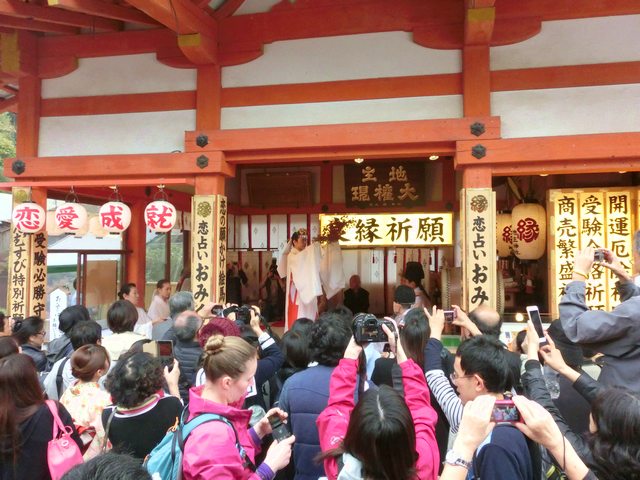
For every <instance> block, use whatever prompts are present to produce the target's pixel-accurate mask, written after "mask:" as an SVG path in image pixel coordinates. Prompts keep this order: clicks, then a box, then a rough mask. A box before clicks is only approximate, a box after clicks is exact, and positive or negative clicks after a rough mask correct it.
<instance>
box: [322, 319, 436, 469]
mask: <svg viewBox="0 0 640 480" xmlns="http://www.w3.org/2000/svg"><path fill="white" fill-rule="evenodd" d="M385 328H386V327H385ZM385 331H386V332H387V335H389V338H392V337H393V335H392V334H391V332H390V331H389V330H388V329H387V330H385ZM361 351H362V347H361V346H359V345H358V344H357V343H356V342H355V341H354V339H353V338H352V339H351V342H350V343H349V346H348V347H347V350H346V351H345V352H344V358H343V359H342V360H341V361H340V364H339V365H338V366H337V367H336V369H335V370H334V371H333V374H332V375H331V384H330V394H329V404H328V405H327V408H326V409H325V410H324V411H323V412H322V413H321V414H320V416H319V417H318V420H317V425H318V432H319V434H320V446H321V448H322V452H323V458H324V469H325V472H326V474H327V477H328V478H329V480H335V479H336V478H338V475H340V479H342V478H345V479H347V478H348V479H368V478H387V479H394V480H410V479H411V480H412V479H420V480H436V479H437V477H438V467H439V464H440V454H439V452H438V444H437V442H436V438H435V425H436V422H437V420H438V416H437V414H436V412H435V410H433V408H431V404H430V400H429V389H428V387H427V383H426V381H425V379H424V374H423V373H422V369H421V368H420V367H418V365H416V363H415V362H414V361H413V360H410V359H409V360H407V356H406V354H405V352H404V349H403V348H402V344H401V343H398V347H397V357H398V365H399V366H400V370H401V372H402V384H403V386H404V400H403V399H402V397H401V396H400V394H399V393H398V392H396V391H395V390H393V389H392V388H390V387H387V386H385V385H383V386H382V387H381V388H380V390H368V391H367V392H365V393H364V395H363V396H362V398H361V399H360V401H359V402H358V404H357V405H355V406H354V392H355V388H356V379H357V378H358V373H357V372H358V357H359V355H360V352H361Z"/></svg>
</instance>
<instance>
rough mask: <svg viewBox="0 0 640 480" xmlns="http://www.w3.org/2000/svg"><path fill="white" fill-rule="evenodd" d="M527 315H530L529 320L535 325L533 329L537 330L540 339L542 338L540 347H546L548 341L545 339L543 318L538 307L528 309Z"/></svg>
mask: <svg viewBox="0 0 640 480" xmlns="http://www.w3.org/2000/svg"><path fill="white" fill-rule="evenodd" d="M527 314H528V315H529V320H531V323H533V327H534V328H535V329H536V333H537V334H538V337H540V345H546V344H547V339H546V338H545V337H544V329H543V328H542V318H541V317H540V311H539V310H538V307H536V306H531V307H527Z"/></svg>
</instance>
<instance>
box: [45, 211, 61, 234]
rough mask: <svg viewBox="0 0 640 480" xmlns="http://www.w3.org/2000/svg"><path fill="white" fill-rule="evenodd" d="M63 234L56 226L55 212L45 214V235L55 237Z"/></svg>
mask: <svg viewBox="0 0 640 480" xmlns="http://www.w3.org/2000/svg"><path fill="white" fill-rule="evenodd" d="M63 233H64V232H63V231H62V230H60V229H59V228H58V225H56V212H55V211H53V210H52V211H50V212H47V235H50V236H52V237H56V236H58V235H62V234H63Z"/></svg>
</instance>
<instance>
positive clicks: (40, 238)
mask: <svg viewBox="0 0 640 480" xmlns="http://www.w3.org/2000/svg"><path fill="white" fill-rule="evenodd" d="M30 236H31V239H30V241H31V265H30V270H29V272H30V276H31V284H30V286H29V298H30V302H29V314H30V315H36V316H38V317H41V318H45V317H46V301H47V233H46V232H45V231H42V232H39V233H34V234H31V235H30Z"/></svg>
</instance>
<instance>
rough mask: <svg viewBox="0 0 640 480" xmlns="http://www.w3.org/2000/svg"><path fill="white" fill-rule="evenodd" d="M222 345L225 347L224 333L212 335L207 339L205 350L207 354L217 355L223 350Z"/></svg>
mask: <svg viewBox="0 0 640 480" xmlns="http://www.w3.org/2000/svg"><path fill="white" fill-rule="evenodd" d="M222 347H224V337H223V336H222V335H212V336H210V337H209V339H208V340H207V344H206V345H205V346H204V351H205V353H206V354H207V355H215V354H216V353H220V352H221V351H222Z"/></svg>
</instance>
